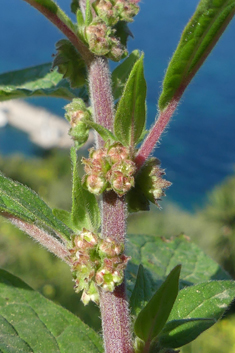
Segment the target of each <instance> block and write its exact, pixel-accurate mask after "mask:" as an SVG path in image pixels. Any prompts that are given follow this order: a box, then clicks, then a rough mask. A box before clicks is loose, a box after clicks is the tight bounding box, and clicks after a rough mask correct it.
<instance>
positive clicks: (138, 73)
mask: <svg viewBox="0 0 235 353" xmlns="http://www.w3.org/2000/svg"><path fill="white" fill-rule="evenodd" d="M145 99H146V82H145V78H144V67H143V55H142V56H141V58H140V59H138V60H137V61H136V63H135V64H134V66H133V68H132V70H131V73H130V75H129V78H128V80H127V82H126V85H125V88H124V91H123V94H122V97H121V98H120V101H119V104H118V108H117V112H116V115H115V120H114V134H115V136H116V137H117V138H118V140H119V141H120V142H121V143H122V144H123V145H125V146H132V147H134V146H135V144H136V143H137V142H138V140H139V138H140V136H141V135H142V132H143V130H144V128H145V114H146V107H145Z"/></svg>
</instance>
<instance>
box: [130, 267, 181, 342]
mask: <svg viewBox="0 0 235 353" xmlns="http://www.w3.org/2000/svg"><path fill="white" fill-rule="evenodd" d="M180 269H181V265H178V266H176V267H175V268H174V269H173V270H172V271H171V272H170V274H169V275H168V276H167V278H166V280H165V281H164V282H163V284H162V285H161V286H160V288H159V289H158V290H157V291H156V293H155V294H154V295H153V297H152V298H151V299H150V301H149V302H148V303H147V305H146V306H145V307H144V308H143V309H142V310H141V312H140V313H139V315H138V316H137V319H136V321H135V326H134V330H135V333H136V335H137V336H138V337H139V338H141V339H142V340H143V341H145V342H151V341H152V340H153V338H154V337H156V336H157V335H158V334H159V332H161V330H162V329H163V327H164V326H165V323H166V322H167V319H168V317H169V315H170V312H171V310H172V307H173V305H174V302H175V300H176V297H177V294H178V291H179V275H180Z"/></svg>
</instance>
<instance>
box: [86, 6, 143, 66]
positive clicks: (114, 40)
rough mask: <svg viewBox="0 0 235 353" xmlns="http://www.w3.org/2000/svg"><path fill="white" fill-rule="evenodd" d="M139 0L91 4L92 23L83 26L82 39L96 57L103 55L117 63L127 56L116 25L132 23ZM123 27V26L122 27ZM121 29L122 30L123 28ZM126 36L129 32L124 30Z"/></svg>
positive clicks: (137, 9)
mask: <svg viewBox="0 0 235 353" xmlns="http://www.w3.org/2000/svg"><path fill="white" fill-rule="evenodd" d="M138 1H139V0H96V1H95V2H93V4H92V10H93V11H92V16H93V19H92V22H91V23H90V24H89V25H88V26H85V28H84V32H83V39H84V40H85V42H86V43H87V44H88V46H89V49H90V51H91V52H93V53H94V54H96V55H105V56H107V57H108V58H109V59H111V60H114V61H119V60H120V59H122V58H123V57H125V56H126V55H127V50H126V48H125V45H124V44H123V43H122V42H121V39H120V38H119V36H118V29H117V25H118V23H120V22H121V23H122V24H124V23H125V22H132V21H133V17H134V16H135V15H137V13H138V12H139V6H138V5H137V2H138ZM124 27H125V26H124ZM124 27H123V28H124ZM124 30H125V31H126V33H127V36H128V35H129V34H130V31H128V30H127V28H126V29H124Z"/></svg>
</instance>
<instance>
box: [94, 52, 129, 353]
mask: <svg viewBox="0 0 235 353" xmlns="http://www.w3.org/2000/svg"><path fill="white" fill-rule="evenodd" d="M88 73H89V84H90V96H91V103H92V107H93V113H94V119H95V122H96V123H98V124H101V125H103V126H104V127H105V128H106V129H109V130H110V131H112V130H113V117H114V112H113V106H114V104H113V97H112V92H111V82H110V72H109V68H108V61H107V59H105V58H102V57H96V58H95V59H94V61H93V62H91V64H90V65H89V67H88ZM103 145H104V142H103V140H102V139H101V137H100V136H97V137H96V146H97V148H100V147H102V146H103ZM101 211H102V236H103V238H107V237H110V238H112V239H114V240H116V241H118V242H122V243H124V241H125V235H126V213H127V212H126V204H125V198H124V197H118V196H117V194H116V193H115V192H113V191H109V192H105V193H104V195H103V200H102V203H101ZM100 309H101V317H102V327H103V338H104V344H105V352H106V353H133V342H132V334H131V325H130V315H129V310H128V302H127V300H126V290H125V283H124V282H123V284H122V285H121V286H119V287H117V288H116V289H115V290H114V292H113V293H110V292H104V291H102V290H101V292H100Z"/></svg>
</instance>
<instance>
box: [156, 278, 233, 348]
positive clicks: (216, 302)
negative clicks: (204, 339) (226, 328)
mask: <svg viewBox="0 0 235 353" xmlns="http://www.w3.org/2000/svg"><path fill="white" fill-rule="evenodd" d="M234 297H235V282H234V281H210V282H205V283H201V284H197V285H195V286H191V287H188V288H184V289H182V290H181V291H180V292H179V294H178V297H177V300H176V302H175V305H174V307H173V310H172V312H171V314H170V316H169V320H168V322H167V324H166V326H165V328H164V330H163V331H162V333H161V334H160V336H159V342H160V344H161V346H162V347H170V348H178V347H181V346H183V345H185V344H187V343H189V342H191V341H193V340H194V339H195V338H196V337H197V336H198V335H200V334H201V333H202V332H203V331H205V330H207V329H208V328H209V327H211V326H212V325H214V324H215V323H216V321H217V320H219V319H220V317H221V316H222V315H223V313H224V312H225V310H226V309H227V307H228V305H229V304H230V303H231V301H232V300H233V299H234Z"/></svg>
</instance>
